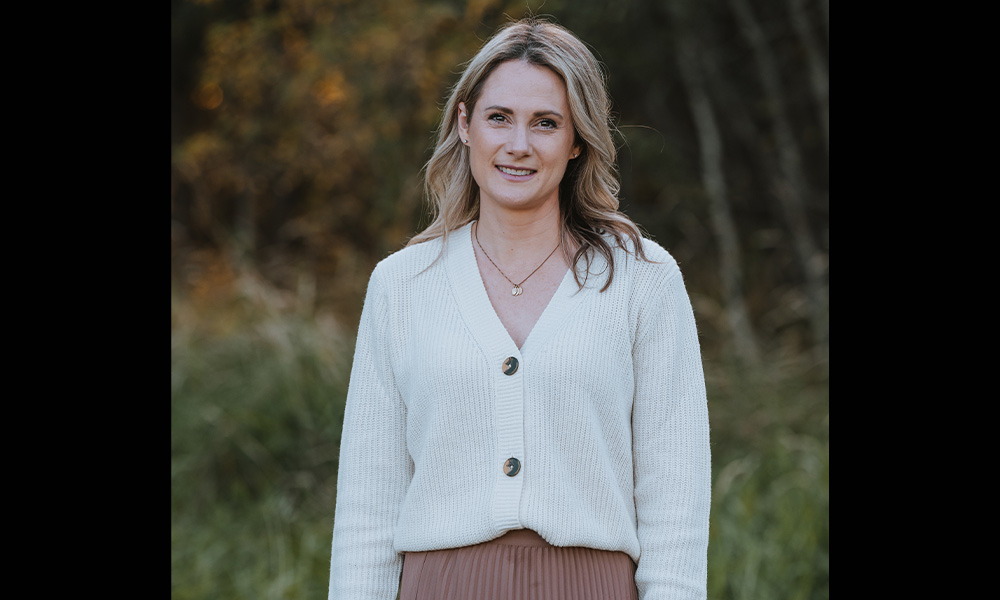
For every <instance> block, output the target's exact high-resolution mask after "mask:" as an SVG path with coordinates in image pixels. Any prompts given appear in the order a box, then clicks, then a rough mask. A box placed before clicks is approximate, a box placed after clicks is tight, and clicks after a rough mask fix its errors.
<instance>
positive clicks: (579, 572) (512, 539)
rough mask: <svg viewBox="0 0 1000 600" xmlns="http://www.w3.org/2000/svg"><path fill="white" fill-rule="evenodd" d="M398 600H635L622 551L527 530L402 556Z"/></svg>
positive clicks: (629, 567) (629, 566) (629, 560)
mask: <svg viewBox="0 0 1000 600" xmlns="http://www.w3.org/2000/svg"><path fill="white" fill-rule="evenodd" d="M399 598H400V600H638V598H639V593H638V591H637V590H636V587H635V563H633V562H632V558H631V557H629V555H628V554H625V553H624V552H609V551H607V550H595V549H593V548H580V547H567V548H560V547H557V546H552V545H550V544H549V543H548V542H546V541H545V540H544V539H543V538H542V536H540V535H538V534H537V533H535V532H534V531H532V530H530V529H518V530H515V531H508V532H507V533H506V534H504V535H502V536H500V537H499V538H497V539H495V540H491V541H489V542H485V543H482V544H476V545H475V546H465V547H462V548H450V549H447V550H434V551H430V552H406V553H405V554H404V558H403V577H402V580H401V581H400V593H399Z"/></svg>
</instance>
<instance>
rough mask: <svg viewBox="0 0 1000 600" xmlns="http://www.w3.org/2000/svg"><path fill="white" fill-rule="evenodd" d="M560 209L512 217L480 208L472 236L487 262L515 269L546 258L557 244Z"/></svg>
mask: <svg viewBox="0 0 1000 600" xmlns="http://www.w3.org/2000/svg"><path fill="white" fill-rule="evenodd" d="M559 217H560V215H559V206H558V205H555V206H553V207H552V208H549V209H548V210H546V211H545V212H534V211H532V212H530V213H529V212H524V213H512V212H509V211H497V210H490V209H489V208H488V207H484V206H481V207H480V212H479V220H478V221H477V223H476V225H475V228H476V229H475V233H476V236H477V239H478V241H479V243H480V244H481V245H482V246H483V248H484V249H485V250H486V252H487V253H488V254H489V256H490V258H491V259H493V260H494V261H496V262H497V263H506V264H509V265H512V266H513V265H517V264H518V263H521V262H523V261H528V262H531V261H533V260H534V259H535V258H537V257H538V256H539V255H541V256H546V255H548V254H549V253H550V252H551V251H552V249H553V248H555V247H556V246H558V245H559V244H560V240H561V238H562V227H561V222H560V218H559Z"/></svg>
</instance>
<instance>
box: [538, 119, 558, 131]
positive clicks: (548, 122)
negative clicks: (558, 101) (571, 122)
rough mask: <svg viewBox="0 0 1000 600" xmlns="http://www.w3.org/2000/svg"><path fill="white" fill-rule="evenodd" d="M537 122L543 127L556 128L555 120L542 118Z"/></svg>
mask: <svg viewBox="0 0 1000 600" xmlns="http://www.w3.org/2000/svg"><path fill="white" fill-rule="evenodd" d="M538 124H539V125H541V126H542V128H543V129H555V128H556V122H555V121H553V120H552V119H542V120H541V121H539V122H538Z"/></svg>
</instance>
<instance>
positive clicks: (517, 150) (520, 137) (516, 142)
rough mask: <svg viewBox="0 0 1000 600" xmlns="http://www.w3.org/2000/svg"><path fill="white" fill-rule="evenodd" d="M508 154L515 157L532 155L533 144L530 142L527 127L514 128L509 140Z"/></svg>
mask: <svg viewBox="0 0 1000 600" xmlns="http://www.w3.org/2000/svg"><path fill="white" fill-rule="evenodd" d="M507 152H508V153H509V154H512V155H514V156H525V155H527V154H530V153H531V143H530V142H529V140H528V129H527V128H526V127H514V128H513V131H511V134H510V138H508V140H507Z"/></svg>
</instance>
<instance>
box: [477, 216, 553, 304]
mask: <svg viewBox="0 0 1000 600" xmlns="http://www.w3.org/2000/svg"><path fill="white" fill-rule="evenodd" d="M474 233H475V235H476V245H477V246H479V249H480V250H482V251H483V256H485V257H486V260H488V261H490V264H492V265H493V267H494V268H496V270H497V272H498V273H500V274H501V275H503V278H504V279H506V280H507V281H510V277H507V275H506V274H504V272H503V271H501V270H500V267H498V266H497V264H496V263H495V262H493V259H492V258H490V255H489V254H487V253H486V250H485V249H484V248H483V245H482V244H480V243H479V223H476V229H475V231H474ZM559 246H562V242H560V243H559V245H558V246H556V247H555V248H553V249H552V252H549V255H548V256H546V257H545V260H543V261H542V264H541V265H538V266H537V267H535V271H537V270H538V269H541V268H542V265H544V264H545V263H546V262H547V261H548V260H549V259H550V258H552V255H553V254H555V253H556V250H558V249H559ZM535 271H532V272H531V273H528V277H531V276H532V275H534V274H535ZM528 277H525V278H524V279H522V280H521V283H514V282H513V281H510V284H511V285H512V286H514V289H512V290H511V291H510V295H511V296H520V295H521V294H523V293H524V290H523V289H521V284H523V283H524V282H525V281H527V280H528Z"/></svg>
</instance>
